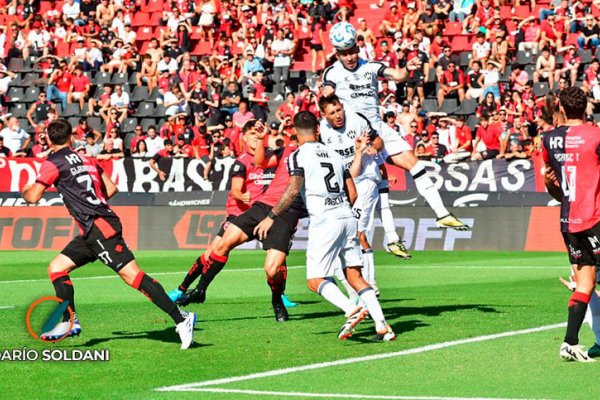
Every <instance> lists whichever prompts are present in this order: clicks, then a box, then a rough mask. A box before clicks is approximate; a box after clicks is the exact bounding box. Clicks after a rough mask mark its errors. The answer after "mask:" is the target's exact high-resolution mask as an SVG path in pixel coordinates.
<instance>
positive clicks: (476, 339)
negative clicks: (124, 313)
mask: <svg viewBox="0 0 600 400" xmlns="http://www.w3.org/2000/svg"><path fill="white" fill-rule="evenodd" d="M566 325H567V324H566V323H564V322H563V323H560V324H553V325H544V326H539V327H537V328H529V329H522V330H518V331H507V332H502V333H495V334H492V335H484V336H477V337H474V338H468V339H458V340H452V341H449V342H442V343H436V344H430V345H427V346H422V347H416V348H413V349H407V350H401V351H395V352H392V353H382V354H373V355H370V356H363V357H352V358H346V359H342V360H336V361H328V362H321V363H316V364H308V365H301V366H298V367H290V368H282V369H275V370H271V371H265V372H258V373H254V374H249V375H242V376H233V377H229V378H221V379H214V380H209V381H204V382H195V383H187V384H183V385H175V386H164V387H160V388H157V389H155V390H157V391H161V392H176V391H177V392H183V391H188V390H193V389H194V388H200V387H205V386H215V385H225V384H229V383H233V382H241V381H248V380H253V379H260V378H267V377H271V376H278V375H286V374H291V373H295V372H302V371H310V370H314V369H321V368H328V367H337V366H340V365H347V364H355V363H359V362H364V361H374V360H383V359H386V358H393V357H401V356H407V355H411V354H419V353H425V352H429V351H434V350H440V349H444V348H447V347H453V346H459V345H461V344H468V343H477V342H485V341H487V340H495V339H500V338H505V337H510V336H517V335H527V334H529V333H536V332H543V331H548V330H552V329H556V328H562V327H565V326H566Z"/></svg>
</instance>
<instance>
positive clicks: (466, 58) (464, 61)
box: [459, 51, 473, 68]
mask: <svg viewBox="0 0 600 400" xmlns="http://www.w3.org/2000/svg"><path fill="white" fill-rule="evenodd" d="M471 58H473V53H472V52H470V51H463V52H461V53H460V61H459V65H460V66H461V67H463V68H464V67H466V66H468V65H469V62H470V61H471Z"/></svg>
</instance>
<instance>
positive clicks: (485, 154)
mask: <svg viewBox="0 0 600 400" xmlns="http://www.w3.org/2000/svg"><path fill="white" fill-rule="evenodd" d="M498 154H500V150H484V151H482V152H481V158H483V159H484V160H491V159H494V158H496V156H497V155H498Z"/></svg>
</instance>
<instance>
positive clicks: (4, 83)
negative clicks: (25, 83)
mask: <svg viewBox="0 0 600 400" xmlns="http://www.w3.org/2000/svg"><path fill="white" fill-rule="evenodd" d="M15 76H16V74H15V73H14V72H11V71H9V70H8V69H7V68H6V67H5V66H4V64H2V63H0V114H1V113H2V108H3V107H5V106H6V104H5V101H4V96H6V94H7V93H8V87H9V86H10V83H11V82H12V80H13V79H14V78H15Z"/></svg>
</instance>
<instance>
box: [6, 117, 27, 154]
mask: <svg viewBox="0 0 600 400" xmlns="http://www.w3.org/2000/svg"><path fill="white" fill-rule="evenodd" d="M0 136H2V137H3V138H4V145H5V146H6V147H8V149H9V150H10V152H11V153H12V156H13V157H25V156H26V155H27V152H28V150H27V148H28V147H29V143H31V137H30V136H29V133H27V132H25V130H23V128H21V127H20V126H19V120H18V118H16V117H10V118H9V119H8V122H7V123H6V127H5V128H4V129H2V131H0Z"/></svg>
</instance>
